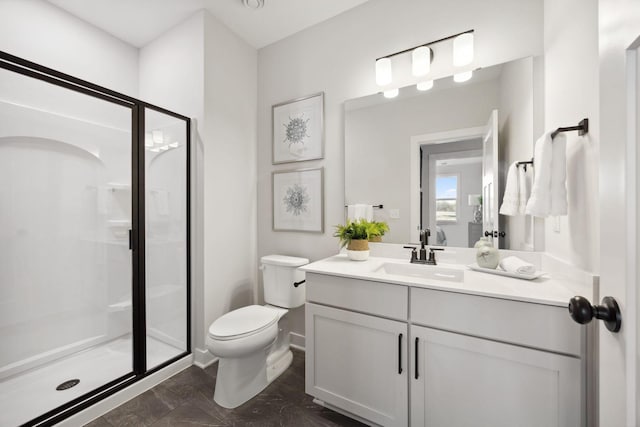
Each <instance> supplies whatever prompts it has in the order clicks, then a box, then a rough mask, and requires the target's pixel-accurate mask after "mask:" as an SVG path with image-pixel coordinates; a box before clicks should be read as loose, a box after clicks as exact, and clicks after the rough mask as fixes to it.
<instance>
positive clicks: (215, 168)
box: [204, 13, 258, 328]
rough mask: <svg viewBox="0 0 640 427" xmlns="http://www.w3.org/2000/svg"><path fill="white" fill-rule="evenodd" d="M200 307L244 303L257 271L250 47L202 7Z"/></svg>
mask: <svg viewBox="0 0 640 427" xmlns="http://www.w3.org/2000/svg"><path fill="white" fill-rule="evenodd" d="M204 22H205V123H204V137H205V152H204V163H205V165H206V168H205V171H204V186H205V199H204V200H205V204H204V215H205V237H204V239H205V240H204V254H205V270H204V271H205V288H204V289H205V294H204V296H205V312H204V323H205V326H206V327H207V328H208V326H209V325H210V324H211V323H212V322H213V321H214V320H215V319H216V318H218V317H220V316H221V315H222V314H224V313H226V312H227V311H229V310H232V309H235V308H238V307H241V306H244V305H248V304H251V303H252V302H253V299H254V294H253V292H254V289H255V286H256V280H257V278H256V276H257V272H258V270H257V261H256V258H257V255H256V253H257V231H256V222H257V220H256V215H257V211H256V197H257V196H256V144H257V141H256V138H257V137H256V134H257V130H256V125H257V96H258V95H257V93H258V88H257V84H258V83H257V82H258V76H257V73H258V54H257V51H256V50H255V49H254V48H253V47H251V46H249V45H248V44H247V43H246V42H244V41H243V40H242V39H241V38H239V37H238V36H236V35H235V34H234V33H232V32H231V31H230V30H229V29H228V28H227V27H225V26H224V25H223V24H222V23H220V21H218V20H216V19H215V18H214V17H213V16H211V15H209V14H208V13H207V14H205V21H204Z"/></svg>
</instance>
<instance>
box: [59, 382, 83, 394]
mask: <svg viewBox="0 0 640 427" xmlns="http://www.w3.org/2000/svg"><path fill="white" fill-rule="evenodd" d="M79 382H80V380H69V381H65V382H63V383H62V384H60V385H59V386H58V387H56V390H58V391H61V390H69V389H70V388H71V387H74V386H77V385H78V383H79Z"/></svg>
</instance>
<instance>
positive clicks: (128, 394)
mask: <svg viewBox="0 0 640 427" xmlns="http://www.w3.org/2000/svg"><path fill="white" fill-rule="evenodd" d="M192 364H193V356H192V355H188V356H185V357H183V358H182V359H180V360H178V361H177V362H175V363H172V364H171V365H169V366H167V367H166V368H164V369H161V370H159V371H158V372H155V373H153V374H151V375H149V376H148V377H146V378H144V379H141V380H140V381H138V382H136V383H134V384H132V385H130V386H129V387H127V388H125V389H124V390H121V391H119V392H117V393H114V394H112V395H111V396H109V397H107V398H105V399H103V400H101V401H100V402H98V403H96V404H94V405H92V406H91V407H89V408H87V409H85V410H84V411H81V412H78V413H77V414H75V415H72V416H71V417H69V418H67V419H65V420H63V421H61V422H60V423H59V424H57V425H58V426H62V427H77V426H82V425H85V424H87V423H89V422H91V421H93V420H95V419H96V418H98V417H100V416H102V415H104V414H106V413H107V412H109V411H110V410H112V409H115V408H117V407H118V406H120V405H122V404H123V403H125V402H126V401H128V400H131V399H133V398H134V397H136V396H138V395H140V394H142V393H144V392H145V391H147V390H149V389H150V388H152V387H154V386H156V385H158V384H160V383H161V382H162V381H164V380H166V379H167V378H170V377H172V376H174V375H175V374H177V373H178V372H180V371H182V370H184V369H186V368H188V367H189V366H191V365H192Z"/></svg>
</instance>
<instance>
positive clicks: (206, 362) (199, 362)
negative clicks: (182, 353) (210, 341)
mask: <svg viewBox="0 0 640 427" xmlns="http://www.w3.org/2000/svg"><path fill="white" fill-rule="evenodd" d="M193 354H194V356H195V358H194V360H193V364H194V365H196V366H197V367H198V368H200V369H204V368H206V367H207V366H210V365H213V364H214V363H216V362H217V361H218V358H217V357H215V356H214V355H213V354H211V352H210V351H209V350H206V349H205V350H203V349H201V348H196V349H195V350H194V351H193Z"/></svg>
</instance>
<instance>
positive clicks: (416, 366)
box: [415, 337, 420, 379]
mask: <svg viewBox="0 0 640 427" xmlns="http://www.w3.org/2000/svg"><path fill="white" fill-rule="evenodd" d="M419 339H420V338H418V337H416V354H415V371H416V379H418V340H419Z"/></svg>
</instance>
